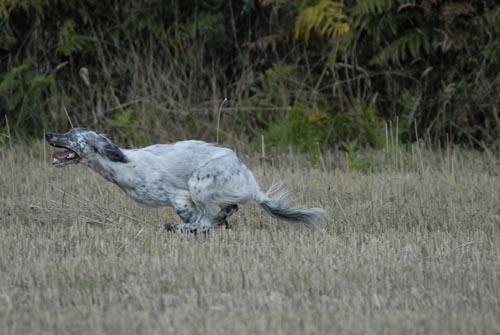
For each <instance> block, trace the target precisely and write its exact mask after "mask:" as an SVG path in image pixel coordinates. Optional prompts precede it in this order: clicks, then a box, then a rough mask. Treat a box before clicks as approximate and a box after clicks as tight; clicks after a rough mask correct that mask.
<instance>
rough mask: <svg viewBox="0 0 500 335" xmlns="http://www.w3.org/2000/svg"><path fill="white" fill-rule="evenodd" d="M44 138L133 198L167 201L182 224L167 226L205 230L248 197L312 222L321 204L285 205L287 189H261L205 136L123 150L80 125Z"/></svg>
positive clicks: (283, 214) (224, 150) (233, 157)
mask: <svg viewBox="0 0 500 335" xmlns="http://www.w3.org/2000/svg"><path fill="white" fill-rule="evenodd" d="M46 139H47V141H48V142H49V143H50V144H51V145H53V146H58V147H65V148H68V149H71V150H73V151H74V152H76V153H77V154H78V156H80V162H81V163H83V164H85V165H86V166H88V167H90V168H91V169H92V170H94V171H96V172H97V173H99V174H100V175H102V176H103V177H104V178H106V179H107V180H109V181H111V182H113V183H115V184H116V185H118V186H119V187H120V188H121V189H122V190H123V191H124V192H125V193H126V194H127V195H129V196H130V197H131V198H133V199H134V200H136V201H138V202H140V203H143V204H146V205H149V206H171V207H173V208H174V210H175V211H176V213H177V214H178V215H179V216H180V218H181V219H182V221H183V223H182V224H177V225H172V224H167V225H166V228H167V229H168V230H191V231H192V230H207V229H210V228H213V227H216V226H219V225H221V224H227V221H226V219H227V218H228V217H229V216H230V215H232V214H233V213H234V212H235V211H236V210H237V209H238V206H237V204H244V203H246V202H248V201H255V202H257V203H259V204H260V205H261V206H262V207H263V208H264V209H265V210H266V211H268V212H269V213H270V214H272V215H274V216H276V217H277V218H280V219H284V220H288V221H292V222H299V221H300V222H304V223H305V224H306V226H308V227H315V226H316V222H315V221H316V218H317V217H318V216H323V215H325V211H324V210H322V209H320V208H308V209H299V208H293V207H290V206H289V205H288V201H287V200H286V198H287V193H286V191H283V190H279V189H278V188H277V187H274V188H272V189H271V190H270V191H269V192H268V193H263V192H262V191H261V190H260V187H259V185H258V183H257V182H256V180H255V178H254V176H253V174H252V172H251V171H250V170H249V169H248V168H247V167H246V166H245V164H243V163H242V162H241V161H240V160H239V159H238V157H237V156H236V154H235V153H234V151H232V150H231V149H229V148H226V147H223V146H220V145H217V144H212V143H207V142H203V141H181V142H176V143H172V144H155V145H152V146H149V147H145V148H141V149H122V148H119V147H118V146H116V145H115V144H113V143H112V142H111V141H110V140H109V139H108V138H107V137H106V136H104V135H102V134H98V133H95V132H93V131H91V130H87V129H84V128H74V129H71V130H70V131H69V132H67V133H65V134H47V136H46Z"/></svg>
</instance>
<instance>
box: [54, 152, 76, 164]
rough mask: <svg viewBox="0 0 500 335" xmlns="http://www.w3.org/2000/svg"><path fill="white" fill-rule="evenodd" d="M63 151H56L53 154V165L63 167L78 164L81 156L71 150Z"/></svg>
mask: <svg viewBox="0 0 500 335" xmlns="http://www.w3.org/2000/svg"><path fill="white" fill-rule="evenodd" d="M63 149H64V150H62V151H55V152H54V153H53V154H52V165H54V166H63V165H66V164H71V163H78V162H79V161H80V156H78V154H77V153H76V152H74V151H73V150H71V149H67V148H63Z"/></svg>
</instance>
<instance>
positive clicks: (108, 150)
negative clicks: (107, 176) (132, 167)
mask: <svg viewBox="0 0 500 335" xmlns="http://www.w3.org/2000/svg"><path fill="white" fill-rule="evenodd" d="M102 154H103V155H105V156H106V157H108V158H109V159H110V160H111V161H113V162H121V163H127V162H128V159H127V157H126V156H125V155H124V154H123V152H122V151H121V150H120V148H118V146H116V145H115V144H113V143H109V144H106V145H105V146H104V147H103V152H102Z"/></svg>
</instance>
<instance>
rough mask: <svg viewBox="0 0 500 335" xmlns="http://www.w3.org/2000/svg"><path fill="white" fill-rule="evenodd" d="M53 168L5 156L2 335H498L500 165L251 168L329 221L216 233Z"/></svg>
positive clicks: (465, 161) (272, 223)
mask: <svg viewBox="0 0 500 335" xmlns="http://www.w3.org/2000/svg"><path fill="white" fill-rule="evenodd" d="M48 157H50V150H49V149H46V148H45V147H44V146H43V145H42V144H35V146H34V147H33V148H32V149H29V150H27V149H26V148H22V147H21V148H14V149H13V150H9V149H8V148H3V149H0V211H1V216H0V334H83V333H85V334H139V333H141V334H214V335H215V334H217V335H219V334H500V177H499V174H498V173H499V171H500V168H499V158H498V156H492V155H491V154H486V153H483V154H479V153H471V152H463V153H453V154H451V153H449V152H441V153H438V152H427V151H424V152H422V151H420V150H413V148H412V150H411V153H408V154H400V153H398V154H395V153H387V152H378V153H366V155H364V156H363V157H367V158H366V159H368V160H369V161H371V162H374V164H375V166H376V169H375V172H372V173H369V174H363V173H360V172H357V171H356V170H355V169H352V168H350V166H352V162H349V160H347V159H346V157H345V154H342V153H336V154H335V153H334V154H329V155H326V156H325V157H322V159H321V160H320V163H318V164H317V165H312V164H309V163H307V161H306V160H305V159H304V158H303V157H302V158H298V157H293V156H291V155H289V156H283V157H279V158H277V159H276V160H275V161H274V163H273V164H271V163H269V162H267V163H265V165H264V164H263V163H261V162H260V161H259V160H258V159H257V160H256V159H252V157H251V156H245V155H243V157H242V158H243V159H244V160H245V161H246V162H247V163H248V164H249V165H250V166H251V167H252V169H253V170H254V171H255V174H256V177H257V179H258V180H259V181H260V183H261V185H262V187H263V188H266V187H268V186H270V185H271V183H272V181H273V180H276V179H281V180H282V181H283V182H284V184H285V186H286V187H287V188H288V189H289V190H290V191H291V192H292V193H293V200H294V202H296V203H298V204H303V205H308V206H322V207H324V208H326V209H327V210H328V211H329V212H330V213H331V219H330V220H328V221H323V222H321V227H322V231H309V230H307V229H303V228H301V227H299V226H293V225H290V224H286V223H280V222H278V221H276V220H275V219H273V218H271V217H269V216H268V215H267V214H266V213H265V212H264V211H262V210H261V209H260V208H259V207H257V206H254V205H249V206H246V207H244V208H243V209H242V210H240V211H239V212H238V213H237V214H236V215H235V216H233V217H232V222H234V223H235V225H234V227H233V229H230V230H226V229H221V230H216V231H212V232H211V233H210V234H208V235H203V234H198V235H193V234H182V233H168V232H166V231H164V230H163V228H162V225H163V223H165V222H174V221H175V222H177V221H178V218H177V217H176V216H174V215H173V211H172V210H170V209H168V208H164V209H154V208H146V207H141V206H139V205H138V204H136V203H135V202H133V201H132V200H130V199H128V198H127V197H126V196H125V195H124V194H123V193H122V192H121V191H120V190H119V188H118V187H117V186H115V185H112V184H110V183H108V182H106V181H105V180H104V179H102V178H101V177H100V176H98V175H97V174H95V173H93V172H92V171H90V170H89V169H87V168H86V167H84V166H70V167H67V168H64V169H55V168H52V167H51V165H50V163H49V161H50V159H49V158H48ZM252 162H253V163H252ZM350 164H351V165H350Z"/></svg>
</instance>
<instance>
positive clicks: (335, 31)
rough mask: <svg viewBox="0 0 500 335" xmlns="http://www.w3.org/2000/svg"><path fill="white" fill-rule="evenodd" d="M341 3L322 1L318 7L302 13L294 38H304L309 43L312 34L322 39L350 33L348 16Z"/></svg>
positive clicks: (307, 9) (306, 9)
mask: <svg viewBox="0 0 500 335" xmlns="http://www.w3.org/2000/svg"><path fill="white" fill-rule="evenodd" d="M343 9H344V7H343V4H342V2H339V1H333V0H320V1H319V2H318V3H317V4H316V5H314V6H310V7H307V8H305V9H303V10H302V11H300V13H299V15H298V16H297V19H296V21H295V29H294V37H295V38H299V36H303V38H304V41H305V42H306V43H307V42H308V41H309V38H310V36H311V32H313V31H314V32H316V33H317V34H318V35H319V36H320V37H326V38H334V37H336V36H338V35H340V34H343V33H346V32H348V31H349V24H348V22H347V16H346V15H345V14H344V12H343Z"/></svg>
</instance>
